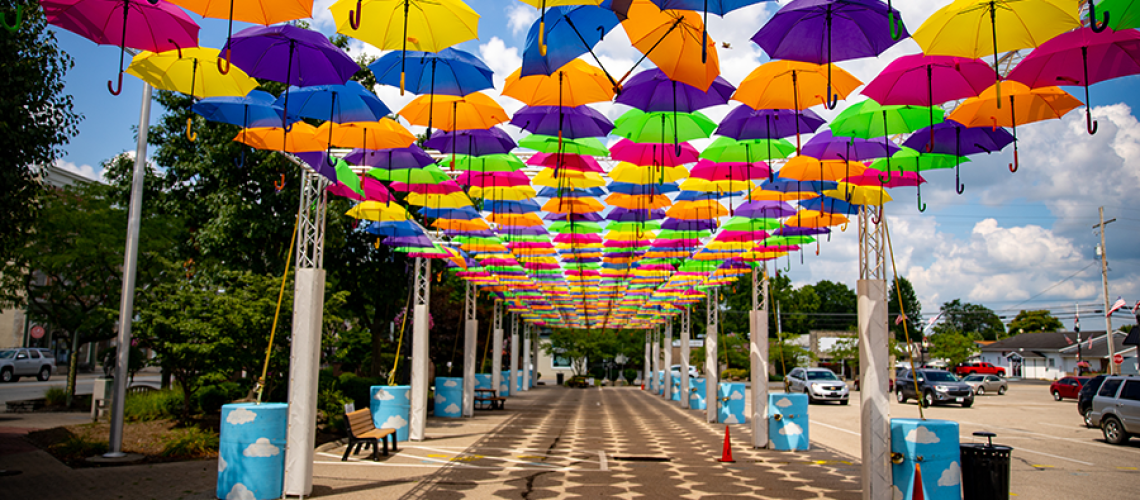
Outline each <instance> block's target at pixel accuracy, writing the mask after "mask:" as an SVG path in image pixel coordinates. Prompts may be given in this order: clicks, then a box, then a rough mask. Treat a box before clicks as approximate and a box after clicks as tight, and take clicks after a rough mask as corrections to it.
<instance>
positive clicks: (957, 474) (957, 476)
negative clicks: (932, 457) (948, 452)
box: [938, 462, 962, 486]
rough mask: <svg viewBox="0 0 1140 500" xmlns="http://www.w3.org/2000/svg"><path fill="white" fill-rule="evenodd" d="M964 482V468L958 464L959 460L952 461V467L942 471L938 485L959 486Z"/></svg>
mask: <svg viewBox="0 0 1140 500" xmlns="http://www.w3.org/2000/svg"><path fill="white" fill-rule="evenodd" d="M959 484H962V468H961V467H959V466H958V462H950V467H947V468H946V470H944V471H942V477H940V478H938V486H958V485H959Z"/></svg>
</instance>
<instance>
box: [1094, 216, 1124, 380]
mask: <svg viewBox="0 0 1140 500" xmlns="http://www.w3.org/2000/svg"><path fill="white" fill-rule="evenodd" d="M1112 222H1116V219H1109V220H1104V207H1100V224H1097V225H1095V226H1093V229H1099V230H1100V277H1101V280H1102V281H1103V282H1104V331H1105V341H1106V342H1107V343H1108V373H1109V375H1115V374H1116V373H1117V371H1118V370H1117V369H1116V363H1113V362H1112V357H1113V355H1115V354H1116V345H1115V342H1113V335H1112V315H1111V314H1109V312H1108V311H1109V308H1110V307H1111V306H1110V305H1109V303H1108V251H1107V250H1106V249H1105V248H1104V226H1105V224H1109V223H1112Z"/></svg>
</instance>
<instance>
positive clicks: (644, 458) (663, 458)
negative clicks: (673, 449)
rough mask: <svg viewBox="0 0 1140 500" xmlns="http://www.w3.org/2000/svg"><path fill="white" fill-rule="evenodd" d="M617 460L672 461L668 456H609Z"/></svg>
mask: <svg viewBox="0 0 1140 500" xmlns="http://www.w3.org/2000/svg"><path fill="white" fill-rule="evenodd" d="M610 458H612V459H614V460H617V461H618V462H672V461H673V459H672V458H669V457H610Z"/></svg>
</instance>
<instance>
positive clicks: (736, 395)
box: [728, 391, 744, 401]
mask: <svg viewBox="0 0 1140 500" xmlns="http://www.w3.org/2000/svg"><path fill="white" fill-rule="evenodd" d="M728 399H731V400H734V401H739V400H741V399H744V394H743V393H741V392H740V391H735V392H733V393H732V395H731V396H729V397H728Z"/></svg>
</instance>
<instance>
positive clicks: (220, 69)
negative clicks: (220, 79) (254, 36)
mask: <svg viewBox="0 0 1140 500" xmlns="http://www.w3.org/2000/svg"><path fill="white" fill-rule="evenodd" d="M226 45H229V42H226ZM230 53H231V49H230V48H229V47H226V57H225V58H224V59H225V61H226V65H225V66H222V60H223V58H221V57H219V58H218V72H219V73H221V74H223V75H228V74H230Z"/></svg>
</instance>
